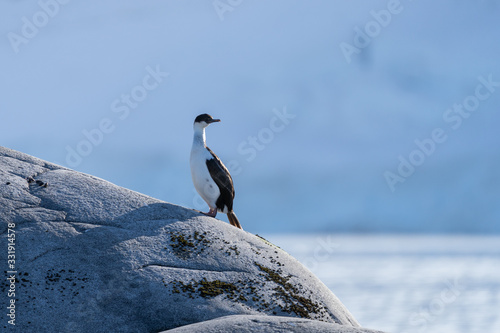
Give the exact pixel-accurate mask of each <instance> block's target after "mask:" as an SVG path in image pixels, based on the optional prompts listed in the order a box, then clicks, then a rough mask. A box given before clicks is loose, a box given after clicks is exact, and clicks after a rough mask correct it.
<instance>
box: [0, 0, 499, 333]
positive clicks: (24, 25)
mask: <svg viewBox="0 0 500 333" xmlns="http://www.w3.org/2000/svg"><path fill="white" fill-rule="evenodd" d="M499 17H500V4H499V3H498V2H497V1H494V0H491V1H488V0H482V1H463V0H443V1H439V2H436V1H431V0H418V1H416V0H415V1H410V0H401V1H396V0H385V1H373V0H370V1H368V0H367V1H361V0H356V1H329V0H323V1H320V0H314V1H297V0H295V1H294V0H274V1H265V0H215V1H195V0H185V1H166V0H164V1H150V0H148V1H132V0H119V1H118V0H110V1H104V2H96V1H91V2H88V1H87V2H82V1H76V0H64V1H63V0H40V1H33V0H30V1H28V0H22V1H21V0H17V1H12V0H9V1H8V0H0V74H1V75H0V145H2V146H6V147H9V148H12V149H16V150H19V151H22V152H24V153H28V154H31V155H34V156H37V157H39V158H42V159H45V160H49V161H52V162H55V163H58V164H61V165H64V166H67V167H70V168H72V169H76V170H78V171H82V172H85V173H89V174H93V175H95V176H98V177H101V178H104V179H106V180H109V181H111V182H113V183H115V184H117V185H120V186H124V187H127V188H130V189H132V190H135V191H139V192H142V193H145V194H148V195H151V196H153V197H157V198H160V199H162V200H165V201H168V202H171V203H175V204H179V205H183V206H186V207H190V208H196V209H200V210H207V207H206V205H205V203H203V202H202V201H201V199H200V198H199V197H198V196H197V195H196V194H195V190H194V187H193V185H192V182H191V175H190V170H189V154H190V149H191V140H192V123H193V120H194V118H195V116H196V115H198V114H200V113H205V112H207V113H210V114H212V115H213V116H214V117H217V118H221V119H222V122H221V123H219V124H214V125H212V126H210V127H209V128H208V130H207V137H208V144H209V146H210V147H211V148H212V149H213V150H214V151H215V152H216V153H217V154H218V155H219V156H220V157H221V158H222V160H223V161H224V162H225V163H226V164H227V165H228V167H229V168H230V170H231V171H232V174H233V178H234V182H235V186H236V201H235V212H236V213H237V215H238V217H239V219H240V221H241V223H242V225H243V227H244V228H245V230H247V231H249V232H252V233H259V234H261V235H265V236H266V237H268V238H269V239H270V240H271V241H273V242H275V243H276V244H278V245H280V246H282V248H284V249H285V250H286V251H288V252H290V253H291V254H292V255H294V256H296V257H297V258H299V259H300V260H301V262H303V263H304V264H305V265H306V266H307V267H309V268H310V269H311V270H312V271H313V272H314V273H315V274H317V275H318V276H319V277H320V278H321V279H322V280H323V281H324V282H325V283H326V284H327V285H328V287H330V288H331V289H332V290H333V291H334V292H335V293H336V294H337V295H338V296H339V297H340V298H341V300H342V301H343V302H344V303H345V304H346V306H347V308H349V309H350V310H351V311H352V312H353V314H354V316H355V317H356V318H358V320H359V321H360V322H361V324H363V325H365V326H367V327H372V328H377V329H383V330H387V331H393V332H424V331H425V332H427V331H431V330H435V331H440V332H454V333H456V332H476V331H478V330H480V331H481V332H486V331H491V332H494V331H498V330H499V329H500V319H499V318H498V313H497V312H498V311H497V310H496V309H498V304H499V303H500V285H499V283H498V281H499V279H498V276H499V274H500V272H499V270H498V267H499V265H498V262H499V253H500V252H499V251H500V250H499V249H498V244H499V241H498V237H496V238H492V237H488V235H491V234H492V233H494V234H498V233H499V231H500V223H499V222H500V205H499V198H500V176H499V170H500V149H499V148H500V134H499V133H500V132H499V130H498V128H499V122H500V112H499V111H500V110H499V109H500V61H499V59H500V29H499V28H498V18H499ZM219 217H220V218H222V219H225V220H226V217H225V215H223V214H220V215H219ZM305 233H309V235H307V236H306V235H304V234H305ZM344 233H377V234H384V235H382V236H381V235H349V236H347V235H345V234H344ZM401 233H404V235H400V234H401ZM415 233H419V234H427V235H420V236H417V235H415ZM436 233H439V234H441V235H435V234H436ZM386 234H392V235H386ZM429 234H430V235H429ZM449 234H462V235H460V236H456V235H455V236H450V235H449ZM463 234H465V235H463ZM471 234H474V235H473V236H471ZM443 293H444V294H445V295H447V297H446V298H443V297H442V295H443ZM450 295H453V297H448V296H450Z"/></svg>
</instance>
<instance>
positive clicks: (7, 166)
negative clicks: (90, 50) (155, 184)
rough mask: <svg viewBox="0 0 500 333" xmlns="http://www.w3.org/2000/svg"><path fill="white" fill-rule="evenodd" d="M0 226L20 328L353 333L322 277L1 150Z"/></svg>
mask: <svg viewBox="0 0 500 333" xmlns="http://www.w3.org/2000/svg"><path fill="white" fill-rule="evenodd" d="M166 172H168V171H166ZM29 177H32V179H30V178H29ZM189 186H190V184H189ZM0 221H1V222H0V233H1V238H0V239H1V244H2V246H1V249H2V250H0V265H1V266H0V267H1V269H2V270H5V271H9V270H14V271H16V273H15V275H16V283H15V297H8V292H9V289H10V284H9V283H8V281H7V282H5V281H6V280H5V279H2V280H3V281H4V283H2V284H0V302H1V303H0V304H1V306H2V308H3V309H5V307H6V306H7V305H8V304H9V302H10V300H11V299H15V300H16V302H15V306H16V309H15V314H16V317H15V324H16V325H15V328H16V330H18V331H19V332H72V333H73V332H159V331H163V330H167V329H173V328H176V327H180V326H184V325H189V324H193V323H199V322H204V321H207V320H212V319H215V318H219V317H224V316H231V315H260V316H262V315H268V316H271V317H270V318H273V317H272V316H285V317H296V318H305V319H311V320H315V321H321V322H325V323H335V324H339V325H343V326H345V327H351V328H356V327H359V324H358V323H357V322H356V320H355V319H354V317H353V316H352V315H351V314H350V313H349V311H348V310H347V309H346V308H345V307H344V306H343V305H342V303H341V302H340V301H339V300H338V299H337V297H336V296H335V295H334V294H333V293H332V292H331V291H330V290H329V289H328V288H327V287H326V286H325V285H324V284H323V283H322V282H321V281H319V280H318V279H317V278H316V277H315V276H314V275H313V274H312V273H311V272H310V271H308V270H307V269H306V268H305V267H304V266H302V265H301V264H300V263H299V262H298V261H297V260H296V259H294V258H292V257H291V256H290V255H288V254H287V253H286V252H285V251H283V250H282V249H280V248H278V247H276V246H274V245H272V244H271V243H269V242H267V241H265V240H263V239H262V238H259V237H257V236H255V235H253V234H250V233H248V232H245V231H242V230H239V229H237V228H234V227H232V226H231V225H229V224H227V223H224V222H222V221H219V220H217V219H213V218H210V217H207V216H204V215H202V214H200V213H199V212H196V211H194V210H190V209H186V208H183V207H180V206H176V205H173V204H170V203H166V202H163V201H160V200H157V199H154V198H151V197H148V196H146V195H143V194H140V193H137V192H134V191H130V190H127V189H124V188H121V187H119V186H116V185H113V184H111V183H109V182H107V181H105V180H102V179H99V178H96V177H93V176H90V175H86V174H83V173H79V172H76V171H73V170H69V169H66V168H63V167H60V166H57V165H55V164H51V163H48V162H45V161H42V160H40V159H37V158H34V157H31V156H28V155H25V154H22V153H19V152H16V151H13V150H10V149H7V148H3V147H0ZM12 231H14V232H15V238H14V239H12V237H13V236H12ZM9 233H10V236H11V237H9ZM9 240H10V241H14V244H13V246H14V247H15V264H14V266H13V267H11V268H9V267H8V264H9V262H7V260H8V259H12V257H10V258H7V251H6V249H7V242H8V241H9ZM5 274H6V275H7V274H8V273H7V272H6V273H5ZM3 318H4V320H3V322H1V324H0V327H1V328H2V329H3V328H8V327H10V324H8V323H7V319H8V317H7V319H6V317H5V315H4V316H3ZM248 318H250V317H244V318H242V320H247V319H248ZM259 318H260V317H259ZM269 320H270V321H269V322H274V319H269ZM281 320H282V319H281ZM290 320H291V319H290ZM301 322H305V321H301ZM294 323H295V322H294ZM207 325H208V324H207ZM317 325H322V324H321V323H317ZM318 327H319V326H318ZM342 332H344V331H342ZM346 332H348V331H346ZM353 332H357V331H353Z"/></svg>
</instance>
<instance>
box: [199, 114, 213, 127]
mask: <svg viewBox="0 0 500 333" xmlns="http://www.w3.org/2000/svg"><path fill="white" fill-rule="evenodd" d="M213 119H214V118H212V116H211V115H209V114H207V113H204V114H200V115H199V116H198V117H196V119H195V120H194V122H195V123H201V122H202V121H204V122H206V123H207V124H209V123H210V121H211V120H213Z"/></svg>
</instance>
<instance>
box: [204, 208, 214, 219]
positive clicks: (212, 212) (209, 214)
mask: <svg viewBox="0 0 500 333" xmlns="http://www.w3.org/2000/svg"><path fill="white" fill-rule="evenodd" d="M203 214H205V215H207V216H210V217H215V216H216V215H217V208H210V211H209V212H208V213H203Z"/></svg>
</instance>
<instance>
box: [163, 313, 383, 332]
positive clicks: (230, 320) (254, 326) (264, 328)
mask: <svg viewBox="0 0 500 333" xmlns="http://www.w3.org/2000/svg"><path fill="white" fill-rule="evenodd" d="M167 332H168V333H220V332H238V333H256V332H262V333H268V332H274V333H305V332H307V333H377V332H378V333H382V332H380V331H373V330H368V329H364V328H359V327H352V326H349V325H339V324H333V323H325V322H322V321H317V320H310V319H300V318H293V317H281V316H264V315H233V316H227V317H222V318H216V319H212V320H208V321H204V322H201V323H196V324H191V325H187V326H182V327H179V328H174V329H172V330H168V331H165V332H163V333H167Z"/></svg>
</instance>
